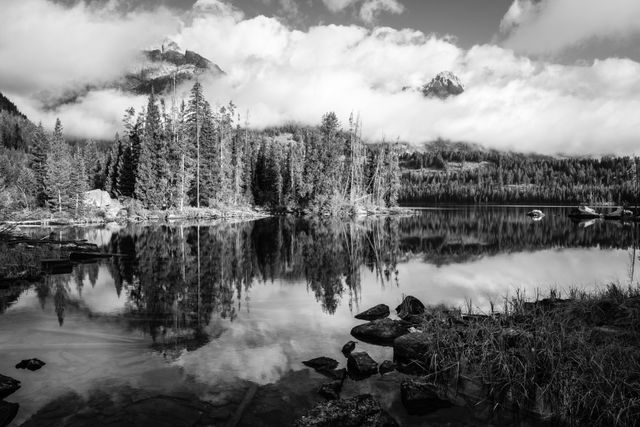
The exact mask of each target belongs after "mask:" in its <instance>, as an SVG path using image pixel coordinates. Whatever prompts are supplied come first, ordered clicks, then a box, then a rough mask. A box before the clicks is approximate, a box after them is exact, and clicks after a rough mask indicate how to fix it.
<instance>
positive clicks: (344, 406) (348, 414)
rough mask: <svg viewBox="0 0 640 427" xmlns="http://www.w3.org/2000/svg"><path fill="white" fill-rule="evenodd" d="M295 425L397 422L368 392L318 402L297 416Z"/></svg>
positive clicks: (357, 426)
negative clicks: (351, 396)
mask: <svg viewBox="0 0 640 427" xmlns="http://www.w3.org/2000/svg"><path fill="white" fill-rule="evenodd" d="M293 425H294V426H295V427H320V426H322V427H331V426H342V427H365V426H366V427H394V426H397V425H398V423H397V422H396V421H395V420H394V419H393V418H392V417H391V416H390V415H389V414H387V413H386V412H385V411H384V410H383V409H382V407H381V406H380V403H379V402H378V401H377V400H376V399H374V398H373V396H371V395H370V394H361V395H359V396H356V397H353V398H351V399H343V400H335V401H330V402H324V403H320V404H319V405H317V406H315V407H314V408H312V409H311V410H310V411H308V412H307V413H306V414H305V415H303V416H302V417H300V418H298V419H297V420H296V421H295V422H294V424H293Z"/></svg>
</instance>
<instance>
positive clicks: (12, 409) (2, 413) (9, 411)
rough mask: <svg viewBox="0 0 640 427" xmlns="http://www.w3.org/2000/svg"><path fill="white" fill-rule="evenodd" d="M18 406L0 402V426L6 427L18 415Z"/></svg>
mask: <svg viewBox="0 0 640 427" xmlns="http://www.w3.org/2000/svg"><path fill="white" fill-rule="evenodd" d="M19 408H20V405H18V404H17V403H9V402H5V401H4V400H2V401H0V426H8V425H9V424H11V421H13V419H14V418H15V417H16V415H17V414H18V409H19Z"/></svg>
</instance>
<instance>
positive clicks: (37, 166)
mask: <svg viewBox="0 0 640 427" xmlns="http://www.w3.org/2000/svg"><path fill="white" fill-rule="evenodd" d="M48 152H49V138H47V134H46V133H45V131H44V128H43V127H42V123H39V124H38V127H37V128H36V130H35V132H34V134H33V146H32V148H31V156H32V157H31V164H30V166H31V168H32V169H33V172H34V175H35V180H36V203H37V204H38V206H44V205H45V202H46V200H47V193H46V185H45V184H46V178H47V153H48Z"/></svg>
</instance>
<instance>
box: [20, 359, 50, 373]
mask: <svg viewBox="0 0 640 427" xmlns="http://www.w3.org/2000/svg"><path fill="white" fill-rule="evenodd" d="M44 365H46V363H44V362H43V361H42V360H40V359H24V360H21V361H20V363H18V364H17V365H16V369H28V370H30V371H37V370H38V369H40V368H42V367H43V366H44Z"/></svg>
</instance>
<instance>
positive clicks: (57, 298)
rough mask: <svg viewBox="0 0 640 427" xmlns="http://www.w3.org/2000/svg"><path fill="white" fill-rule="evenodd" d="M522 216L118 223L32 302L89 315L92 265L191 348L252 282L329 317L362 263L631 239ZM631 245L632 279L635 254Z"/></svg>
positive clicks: (237, 304)
mask: <svg viewBox="0 0 640 427" xmlns="http://www.w3.org/2000/svg"><path fill="white" fill-rule="evenodd" d="M524 212H525V210H524V208H523V209H504V208H475V209H452V210H427V211H424V212H423V213H421V214H419V215H416V216H413V217H408V218H384V219H367V220H365V221H361V222H340V221H307V220H302V219H298V218H292V217H280V218H270V219H265V220H260V221H255V222H244V223H235V224H228V223H222V224H215V225H186V224H182V225H180V224H175V225H174V224H165V225H151V226H146V225H145V226H143V225H129V226H127V227H125V228H121V229H119V230H116V231H114V232H112V233H110V234H109V236H110V239H108V241H105V243H104V247H103V250H105V251H107V252H110V253H116V254H120V256H118V257H114V258H113V261H112V262H101V263H99V264H98V263H95V264H81V265H77V266H76V267H75V268H74V272H73V274H71V275H69V274H67V275H57V276H48V277H46V278H45V279H44V280H43V281H42V283H39V284H37V285H36V287H35V292H36V294H37V296H38V298H39V300H40V304H41V305H42V307H43V308H44V306H45V304H46V302H47V301H50V300H53V304H54V306H55V312H56V315H57V317H58V321H59V323H60V325H63V323H64V317H65V312H66V310H67V309H68V308H69V307H71V306H73V307H74V308H75V309H77V310H81V311H86V312H87V315H88V316H94V315H96V314H95V313H92V311H91V310H90V309H89V308H88V307H87V305H86V304H84V303H83V302H82V292H83V286H85V284H86V285H90V286H92V287H94V286H95V285H96V282H97V281H98V280H99V279H100V276H101V274H103V271H104V273H108V274H106V275H107V276H109V280H111V281H112V282H113V286H114V287H115V293H116V294H117V296H118V297H119V300H124V301H125V302H124V308H122V309H121V310H119V311H118V313H117V316H115V317H116V318H117V319H119V320H122V319H124V322H125V324H126V325H127V327H128V328H130V329H134V330H142V331H144V332H145V333H147V334H149V335H150V336H151V337H152V339H153V342H154V345H155V346H156V347H157V348H158V349H161V350H167V351H169V350H171V349H176V348H177V349H180V348H187V349H192V348H197V347H199V346H201V345H203V344H204V343H206V342H207V341H208V340H210V339H211V338H212V337H215V334H216V332H215V331H212V329H214V328H211V327H208V326H210V323H211V320H212V319H213V318H216V319H226V320H227V321H233V320H234V319H236V317H237V316H238V315H239V313H240V312H241V311H242V310H249V311H250V298H249V295H250V293H251V288H252V287H254V286H259V285H260V284H261V283H271V282H276V281H277V282H279V283H281V284H285V285H286V284H294V283H300V282H302V283H306V285H307V289H308V292H309V294H311V295H313V297H314V298H315V300H316V301H317V302H318V303H319V304H320V306H321V307H322V309H323V311H324V312H326V313H329V314H333V313H334V312H335V311H336V309H337V307H338V306H339V305H340V304H348V305H349V308H350V309H351V308H352V304H354V302H358V301H359V299H360V294H361V280H362V278H361V275H362V272H363V268H365V269H367V270H369V271H371V272H373V273H374V274H375V277H376V278H377V280H378V281H379V282H381V283H382V284H383V285H385V286H401V284H399V283H398V277H397V272H398V269H397V265H398V263H401V262H405V261H407V260H410V259H415V258H421V259H422V260H423V261H424V262H426V263H429V264H434V265H437V266H440V265H446V264H452V263H465V262H471V261H473V260H477V259H478V258H480V257H484V256H493V255H497V254H500V253H511V252H525V251H536V250H542V249H549V248H589V247H600V248H615V249H627V248H634V247H635V245H634V241H635V234H636V230H635V226H630V225H624V224H621V223H612V222H606V223H605V222H602V223H595V224H593V225H592V226H590V227H588V228H584V227H580V226H579V225H578V224H574V223H572V222H571V221H570V220H569V219H568V218H567V217H566V216H565V212H564V210H562V209H559V208H556V209H554V210H553V211H552V212H550V213H549V214H548V215H547V216H546V217H545V218H544V220H543V221H539V222H532V221H531V220H530V219H529V218H527V217H526V216H524ZM79 237H81V236H79ZM631 253H632V255H631V257H632V258H631V260H630V265H631V267H630V268H631V270H630V272H629V274H631V275H632V274H633V268H635V267H634V264H635V263H634V262H632V261H634V260H635V258H636V257H635V252H631ZM74 288H75V292H72V291H73V290H74ZM111 292H113V291H111ZM76 295H77V296H76ZM5 306H6V304H5ZM112 317H113V316H112Z"/></svg>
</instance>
